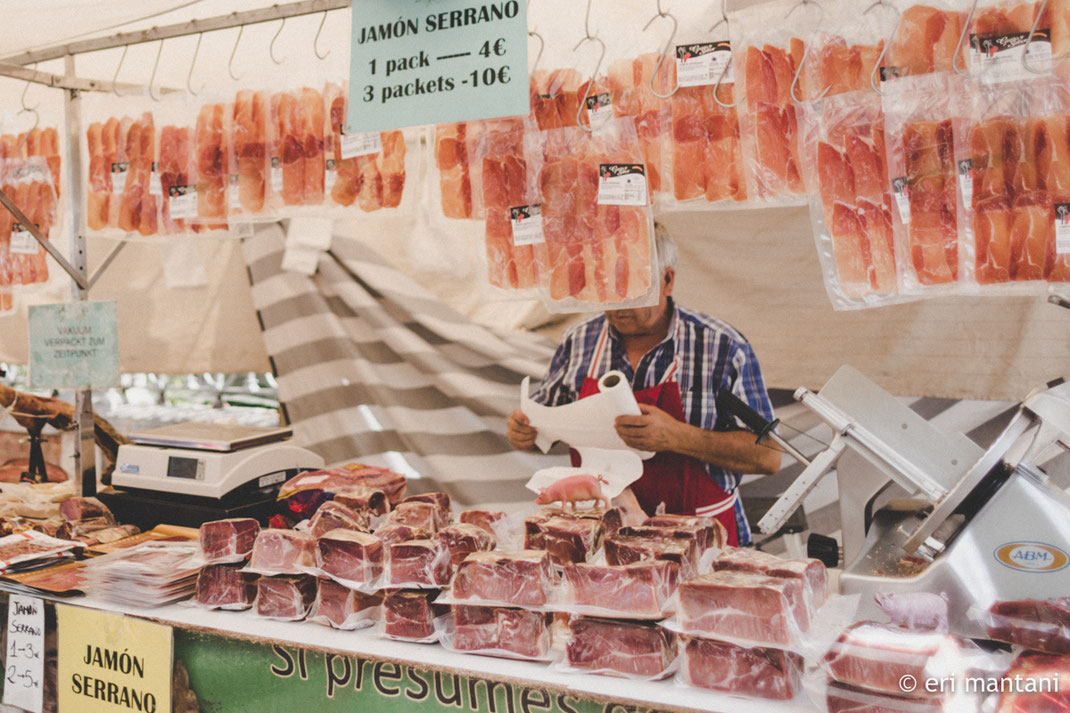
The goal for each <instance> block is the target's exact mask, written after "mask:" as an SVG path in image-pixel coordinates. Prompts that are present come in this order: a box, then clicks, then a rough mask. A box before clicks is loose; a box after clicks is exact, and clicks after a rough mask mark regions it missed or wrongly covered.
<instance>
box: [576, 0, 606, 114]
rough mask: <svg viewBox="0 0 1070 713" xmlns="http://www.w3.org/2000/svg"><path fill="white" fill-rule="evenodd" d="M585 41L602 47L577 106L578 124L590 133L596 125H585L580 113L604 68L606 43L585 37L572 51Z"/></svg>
mask: <svg viewBox="0 0 1070 713" xmlns="http://www.w3.org/2000/svg"><path fill="white" fill-rule="evenodd" d="M587 7H588V8H590V3H588V4H587ZM584 42H597V43H598V46H599V47H600V48H601V52H600V53H599V55H598V64H596V65H595V66H594V71H593V72H591V79H590V81H588V82H587V89H585V90H584V92H583V96H582V97H581V98H580V105H579V106H578V107H576V125H577V126H579V127H580V128H581V129H583V130H584V131H586V132H587V133H588V134H593V133H594V127H591V126H584V125H583V122H582V121H581V120H580V115H581V114H582V113H583V110H584V109H586V108H587V97H589V96H591V89H592V88H593V87H594V81H595V79H597V78H598V72H599V71H600V70H601V69H602V60H604V59H605V58H606V43H605V42H603V41H602V40H600V39H598V38H597V37H584V38H583V39H581V40H580V41H579V42H577V43H576V46H575V47H573V48H572V51H573V52H575V51H576V50H578V49H579V48H580V47H581V46H582V45H583V43H584Z"/></svg>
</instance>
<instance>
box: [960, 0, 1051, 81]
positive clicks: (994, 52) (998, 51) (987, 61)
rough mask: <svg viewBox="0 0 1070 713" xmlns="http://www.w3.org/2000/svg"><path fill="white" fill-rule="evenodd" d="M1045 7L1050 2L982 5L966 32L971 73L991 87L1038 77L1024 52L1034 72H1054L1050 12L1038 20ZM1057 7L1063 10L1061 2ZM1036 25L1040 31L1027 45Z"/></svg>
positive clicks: (1010, 0)
mask: <svg viewBox="0 0 1070 713" xmlns="http://www.w3.org/2000/svg"><path fill="white" fill-rule="evenodd" d="M1042 5H1047V3H1041V2H1039V0H1038V1H1036V2H1030V1H1028V0H984V1H983V2H979V3H978V4H977V6H976V7H975V8H974V11H973V13H972V14H971V15H970V18H971V19H970V25H969V27H968V28H967V30H966V34H967V35H969V49H968V50H965V49H964V51H963V54H965V55H966V61H965V64H966V66H967V67H968V68H969V71H970V74H971V75H972V76H974V77H976V78H977V79H978V80H979V81H981V82H984V83H988V84H995V83H1001V82H1015V81H1023V80H1027V79H1031V78H1033V77H1034V76H1036V75H1035V74H1034V73H1032V72H1030V71H1029V69H1028V68H1027V67H1025V66H1023V61H1022V54H1023V52H1024V53H1026V54H1027V55H1028V58H1027V60H1026V61H1027V62H1028V63H1029V64H1030V65H1032V69H1033V70H1034V71H1038V72H1047V71H1050V69H1051V58H1052V57H1053V56H1054V55H1052V54H1051V50H1052V40H1053V39H1054V38H1053V37H1052V31H1053V29H1054V28H1053V26H1052V13H1051V11H1050V10H1049V11H1047V12H1045V13H1044V16H1043V17H1042V18H1040V19H1039V20H1038V18H1037V14H1038V13H1039V12H1040V10H1041V7H1042ZM1056 6H1058V7H1060V8H1061V7H1062V4H1061V3H1057V4H1056ZM1063 12H1065V10H1064V11H1063ZM1056 14H1061V13H1056ZM1034 22H1035V23H1036V25H1035V26H1036V28H1037V29H1038V30H1039V31H1040V32H1038V33H1037V34H1036V35H1034V36H1033V38H1032V41H1031V42H1029V44H1028V45H1026V43H1025V40H1026V38H1027V37H1029V35H1030V32H1032V30H1033V28H1034ZM1060 34H1061V33H1060ZM1060 44H1063V43H1062V42H1060Z"/></svg>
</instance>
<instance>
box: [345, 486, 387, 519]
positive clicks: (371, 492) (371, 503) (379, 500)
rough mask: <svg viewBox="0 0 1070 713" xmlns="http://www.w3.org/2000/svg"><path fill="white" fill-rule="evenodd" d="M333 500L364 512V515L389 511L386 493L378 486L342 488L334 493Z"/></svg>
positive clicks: (368, 515)
mask: <svg viewBox="0 0 1070 713" xmlns="http://www.w3.org/2000/svg"><path fill="white" fill-rule="evenodd" d="M334 502H336V503H338V504H339V505H345V506H346V507H347V508H349V509H350V510H356V511H357V512H361V513H364V515H365V517H370V516H372V515H385V514H386V513H388V512H389V511H390V502H389V501H388V500H387V499H386V493H384V492H383V491H382V490H380V489H379V488H368V487H365V486H363V485H353V486H349V487H345V488H342V489H341V490H339V491H338V492H336V493H335V494H334Z"/></svg>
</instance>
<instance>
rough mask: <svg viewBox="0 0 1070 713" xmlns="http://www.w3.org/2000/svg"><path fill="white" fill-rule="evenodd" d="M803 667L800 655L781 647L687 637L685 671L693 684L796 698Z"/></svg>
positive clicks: (765, 696) (724, 689) (716, 688)
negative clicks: (760, 646) (746, 645)
mask: <svg viewBox="0 0 1070 713" xmlns="http://www.w3.org/2000/svg"><path fill="white" fill-rule="evenodd" d="M802 667H803V661H802V657H801V656H799V655H798V654H794V653H791V652H789V651H781V650H779V649H768V648H750V649H748V648H744V647H742V646H736V645H735V644H730V643H727V642H724V641H712V640H710V639H700V638H688V639H686V644H685V645H684V649H683V669H684V675H685V678H686V679H687V681H689V682H690V683H691V684H692V685H694V686H699V687H701V688H709V689H711V690H715V691H724V692H726V693H733V694H736V695H741V696H751V697H754V698H767V699H772V700H784V701H786V700H790V699H792V698H794V697H795V694H796V693H797V692H798V691H799V678H800V673H801V671H802Z"/></svg>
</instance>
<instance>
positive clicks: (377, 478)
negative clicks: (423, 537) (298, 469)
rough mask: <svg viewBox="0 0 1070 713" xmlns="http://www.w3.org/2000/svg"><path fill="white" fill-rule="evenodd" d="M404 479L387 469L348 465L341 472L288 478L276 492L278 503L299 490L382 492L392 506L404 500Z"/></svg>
mask: <svg viewBox="0 0 1070 713" xmlns="http://www.w3.org/2000/svg"><path fill="white" fill-rule="evenodd" d="M405 486H406V483H405V476H404V475H401V474H399V473H394V472H392V471H389V470H387V469H386V468H376V467H375V466H369V465H363V464H360V463H351V464H349V465H347V466H344V467H342V468H331V469H329V470H315V471H309V472H307V473H301V474H299V475H296V476H294V477H293V478H290V479H289V480H287V481H286V482H285V483H283V484H282V487H281V488H279V499H284V498H288V497H290V496H291V495H293V494H294V493H296V492H298V491H301V490H322V491H325V492H328V493H338V492H343V491H345V490H347V489H349V488H354V487H363V488H374V489H379V490H382V491H383V492H384V493H386V497H387V499H388V500H389V501H390V502H391V504H393V503H398V502H401V499H402V498H404V497H405Z"/></svg>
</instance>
